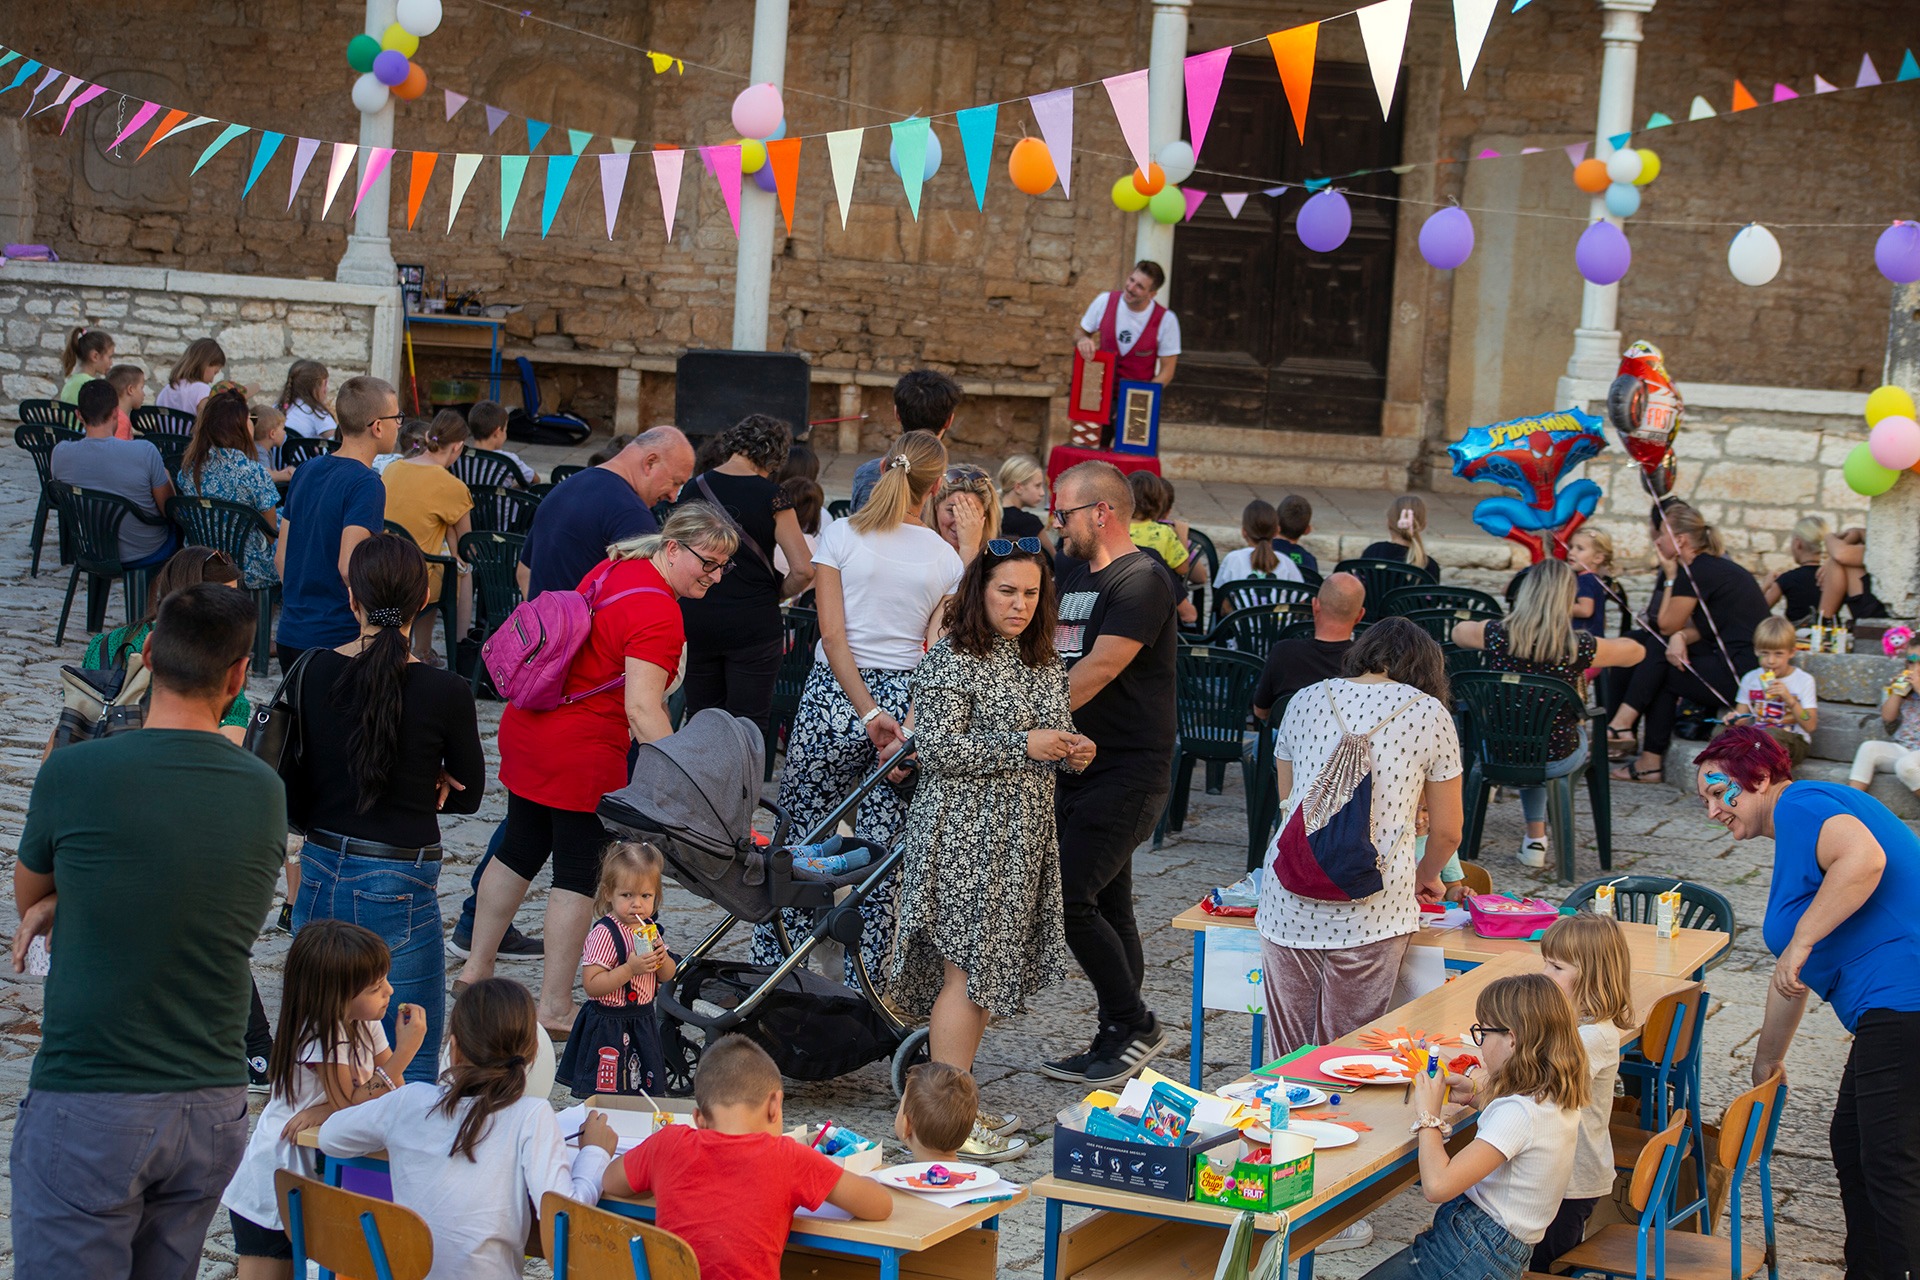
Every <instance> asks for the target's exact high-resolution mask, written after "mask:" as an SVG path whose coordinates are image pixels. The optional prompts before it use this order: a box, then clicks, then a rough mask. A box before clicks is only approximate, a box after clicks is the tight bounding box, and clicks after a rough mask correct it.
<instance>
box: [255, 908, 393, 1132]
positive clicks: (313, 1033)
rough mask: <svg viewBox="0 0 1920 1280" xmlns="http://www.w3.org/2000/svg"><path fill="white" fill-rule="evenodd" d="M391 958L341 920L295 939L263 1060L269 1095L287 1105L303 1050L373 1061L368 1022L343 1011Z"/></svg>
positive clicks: (318, 922)
mask: <svg viewBox="0 0 1920 1280" xmlns="http://www.w3.org/2000/svg"><path fill="white" fill-rule="evenodd" d="M392 964H393V956H392V954H391V953H390V952H389V951H388V950H387V944H386V943H385V942H383V941H381V938H380V935H379V934H377V933H375V932H373V931H372V930H371V929H363V928H361V927H360V926H359V925H357V924H349V923H348V922H346V921H345V920H331V919H324V918H318V917H316V918H315V919H313V920H309V921H308V922H307V923H306V924H305V925H304V926H303V927H302V928H301V930H300V932H299V933H297V934H295V935H294V939H293V947H292V949H291V950H289V951H288V952H287V971H286V978H285V981H284V982H282V984H281V988H280V1030H279V1032H278V1034H276V1035H275V1036H274V1038H273V1053H272V1054H271V1055H270V1056H269V1057H268V1059H267V1080H268V1081H269V1084H270V1087H271V1088H272V1090H273V1096H274V1097H276V1098H281V1099H284V1100H285V1101H286V1102H287V1103H288V1105H292V1103H293V1098H294V1092H295V1090H294V1081H295V1079H296V1078H297V1077H298V1076H299V1074H300V1067H301V1065H302V1063H301V1058H302V1056H303V1051H304V1050H305V1049H306V1048H307V1046H309V1045H318V1046H319V1047H320V1056H319V1059H318V1061H320V1062H322V1063H330V1062H339V1061H341V1060H343V1059H345V1060H351V1059H353V1058H356V1057H361V1056H365V1057H366V1058H367V1060H368V1061H371V1060H372V1058H373V1033H372V1031H371V1030H370V1029H369V1026H368V1024H367V1023H364V1022H352V1021H349V1020H348V1018H347V1006H348V1005H350V1004H352V1003H353V1001H354V999H355V998H356V997H357V996H359V995H360V993H361V992H363V991H365V990H366V989H367V988H368V987H371V986H372V985H373V984H374V983H376V982H378V981H380V979H382V978H384V977H386V976H387V970H388V969H389V968H391V967H392Z"/></svg>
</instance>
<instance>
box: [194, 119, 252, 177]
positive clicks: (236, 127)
mask: <svg viewBox="0 0 1920 1280" xmlns="http://www.w3.org/2000/svg"><path fill="white" fill-rule="evenodd" d="M246 131H247V126H246V125H243V124H230V125H228V126H227V127H226V128H224V129H222V130H221V131H220V136H219V137H217V138H215V139H214V140H213V143H212V145H210V146H209V147H208V148H207V149H206V150H205V151H202V152H201V153H200V158H199V159H198V160H195V161H194V162H193V168H192V170H190V172H193V173H198V172H200V166H201V165H203V164H205V163H206V162H207V161H209V160H211V159H213V158H214V156H216V155H218V154H219V153H220V148H222V147H224V146H226V145H227V144H228V143H229V142H232V141H233V140H234V139H235V138H237V137H239V136H240V135H241V134H243V133H245V132H246Z"/></svg>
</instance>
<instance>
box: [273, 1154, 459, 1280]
mask: <svg viewBox="0 0 1920 1280" xmlns="http://www.w3.org/2000/svg"><path fill="white" fill-rule="evenodd" d="M273 1190H274V1194H275V1195H276V1196H278V1197H279V1200H280V1220H281V1221H282V1222H284V1223H286V1224H287V1235H288V1237H289V1238H290V1239H291V1240H292V1241H293V1274H295V1275H296V1276H304V1275H306V1274H307V1259H308V1258H312V1259H313V1260H314V1261H315V1262H317V1263H319V1264H320V1265H321V1266H322V1267H324V1268H325V1269H326V1270H328V1271H331V1272H333V1273H334V1274H335V1275H343V1276H365V1277H367V1280H426V1274H427V1272H428V1271H430V1270H432V1269H433V1233H432V1232H430V1231H429V1230H427V1224H426V1222H425V1221H424V1220H423V1219H422V1218H421V1217H420V1215H419V1214H417V1213H415V1212H414V1211H413V1210H411V1209H406V1208H402V1207H401V1206H399V1205H397V1204H393V1203H392V1202H390V1201H386V1200H376V1199H374V1198H373V1197H372V1196H363V1195H357V1194H355V1193H354V1192H352V1191H343V1190H341V1189H340V1188H339V1187H330V1186H328V1185H327V1184H326V1183H324V1182H315V1181H314V1180H313V1179H312V1178H303V1177H301V1176H300V1175H299V1174H297V1173H294V1172H292V1171H290V1170H287V1169H280V1170H278V1171H276V1172H275V1173H274V1175H273Z"/></svg>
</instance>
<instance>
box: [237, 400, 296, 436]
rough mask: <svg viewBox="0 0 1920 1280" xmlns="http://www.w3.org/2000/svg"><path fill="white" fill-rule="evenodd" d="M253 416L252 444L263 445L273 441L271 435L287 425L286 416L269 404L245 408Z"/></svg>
mask: <svg viewBox="0 0 1920 1280" xmlns="http://www.w3.org/2000/svg"><path fill="white" fill-rule="evenodd" d="M247 412H248V413H250V414H252V415H253V442H254V443H255V444H265V443H267V442H268V441H269V440H271V439H273V433H274V432H276V431H278V430H279V429H280V428H281V427H284V426H286V425H287V415H286V414H284V413H281V412H280V411H279V410H278V409H276V408H274V407H273V406H272V405H270V404H255V405H249V406H248V407H247Z"/></svg>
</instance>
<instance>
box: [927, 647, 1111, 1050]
mask: <svg viewBox="0 0 1920 1280" xmlns="http://www.w3.org/2000/svg"><path fill="white" fill-rule="evenodd" d="M913 706H914V721H915V728H914V740H915V742H916V744H917V745H918V747H919V753H920V784H919V787H918V789H917V790H916V791H915V792H914V796H913V804H912V807H911V808H910V809H909V810H908V812H907V822H906V834H905V838H904V839H903V841H902V848H903V849H904V851H905V852H904V856H903V857H902V859H901V863H900V897H899V903H898V917H897V918H898V922H899V923H898V929H897V932H896V934H895V938H894V949H893V963H892V966H891V982H890V987H891V991H892V994H893V997H894V999H895V1000H897V1001H898V1002H899V1003H900V1005H901V1007H902V1008H903V1009H904V1010H906V1011H907V1012H909V1013H912V1014H915V1015H918V1016H925V1015H926V1014H927V1013H928V1012H929V1011H930V1010H931V1009H932V1008H933V1000H934V997H935V996H936V995H938V994H939V992H940V988H941V986H942V984H943V983H944V981H945V969H944V966H943V964H942V961H946V960H950V961H952V962H953V963H954V964H955V965H957V966H958V967H959V968H961V969H963V970H965V971H966V974H967V998H968V999H970V1000H972V1001H973V1002H974V1003H975V1004H977V1005H981V1006H983V1007H984V1008H986V1009H989V1010H991V1011H992V1012H993V1013H995V1014H998V1015H1001V1016H1006V1015H1010V1014H1015V1013H1019V1012H1021V1011H1022V1010H1024V1009H1025V1007H1026V1004H1027V1000H1028V998H1029V997H1031V996H1032V995H1033V994H1034V993H1035V992H1037V991H1040V990H1042V989H1044V988H1046V987H1048V986H1051V985H1052V984H1053V983H1056V982H1058V981H1060V980H1061V978H1062V977H1064V976H1065V974H1066V937H1065V934H1064V932H1063V928H1062V923H1061V908H1060V844H1059V840H1058V837H1057V835H1056V832H1055V828H1054V813H1053V784H1054V770H1055V765H1054V764H1053V763H1051V762H1048V763H1042V762H1040V761H1036V760H1031V759H1029V758H1028V757H1027V741H1026V735H1027V731H1028V730H1030V729H1060V730H1064V731H1066V732H1068V733H1072V732H1074V727H1073V717H1072V714H1071V712H1070V711H1069V710H1068V703H1067V669H1066V667H1065V666H1064V665H1063V664H1062V663H1061V662H1060V661H1059V660H1058V659H1056V660H1054V661H1053V662H1051V663H1049V664H1047V665H1046V666H1044V667H1041V668H1038V669H1037V670H1036V669H1034V668H1031V667H1028V666H1027V665H1026V664H1025V663H1024V662H1022V661H1021V660H1020V649H1019V646H1018V645H1017V644H1016V643H1015V642H1014V641H1012V640H1007V639H1000V640H997V641H996V642H995V644H994V648H993V652H992V655H991V656H989V657H988V658H986V659H980V658H974V657H970V656H968V655H967V654H964V653H961V652H959V651H958V650H956V649H955V648H954V647H953V642H952V640H950V639H948V640H942V641H941V642H940V643H939V644H937V645H935V646H934V647H933V648H932V649H931V650H930V651H929V652H928V654H927V657H926V660H925V661H924V662H922V663H921V664H920V667H919V669H918V670H916V671H915V672H914V673H913Z"/></svg>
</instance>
